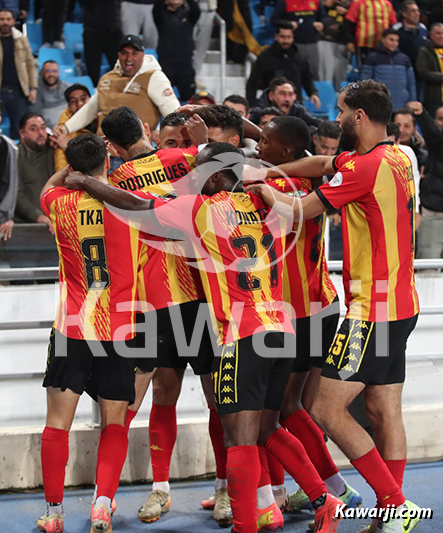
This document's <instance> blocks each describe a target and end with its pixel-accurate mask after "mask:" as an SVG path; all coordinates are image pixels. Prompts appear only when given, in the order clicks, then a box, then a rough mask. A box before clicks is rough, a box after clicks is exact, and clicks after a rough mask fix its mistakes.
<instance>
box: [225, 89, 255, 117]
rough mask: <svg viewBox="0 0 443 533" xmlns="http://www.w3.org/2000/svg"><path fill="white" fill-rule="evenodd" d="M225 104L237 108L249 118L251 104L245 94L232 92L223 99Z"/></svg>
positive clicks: (242, 114) (243, 115)
mask: <svg viewBox="0 0 443 533" xmlns="http://www.w3.org/2000/svg"><path fill="white" fill-rule="evenodd" d="M223 105H225V106H228V107H230V108H231V109H235V110H236V111H238V112H239V113H240V115H241V116H242V117H243V118H249V104H248V101H247V100H246V98H245V97H244V96H240V95H239V94H231V95H229V96H227V97H226V98H225V99H224V100H223Z"/></svg>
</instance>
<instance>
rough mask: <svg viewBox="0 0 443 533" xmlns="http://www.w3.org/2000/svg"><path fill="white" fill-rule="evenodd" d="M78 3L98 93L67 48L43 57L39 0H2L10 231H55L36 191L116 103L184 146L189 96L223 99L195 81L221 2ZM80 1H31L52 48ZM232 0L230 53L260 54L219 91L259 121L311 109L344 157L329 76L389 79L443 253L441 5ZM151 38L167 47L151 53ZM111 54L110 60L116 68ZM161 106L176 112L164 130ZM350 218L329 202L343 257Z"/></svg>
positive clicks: (434, 239) (160, 136) (399, 134)
mask: <svg viewBox="0 0 443 533" xmlns="http://www.w3.org/2000/svg"><path fill="white" fill-rule="evenodd" d="M79 3H80V4H81V8H82V17H83V18H82V20H83V43H84V55H83V56H82V61H83V62H84V68H85V72H86V73H87V74H88V75H89V76H90V78H91V80H92V84H93V86H94V87H96V89H95V92H94V93H93V94H92V92H91V90H90V89H89V88H88V87H87V86H86V85H84V84H83V83H72V80H70V81H69V82H67V81H65V80H64V79H63V75H61V74H60V66H59V65H58V64H57V62H56V61H55V60H52V59H49V60H47V61H45V62H43V63H42V64H38V61H37V59H36V58H35V57H34V55H33V53H32V51H31V47H30V44H29V41H28V39H27V37H26V35H25V34H26V26H25V29H24V31H21V30H20V28H22V24H23V22H25V21H26V17H27V14H28V10H29V9H30V6H29V2H28V1H27V0H10V1H6V0H3V1H2V0H0V39H1V46H0V65H1V68H0V87H1V101H2V103H1V106H2V110H3V113H7V115H8V117H9V122H10V129H9V137H7V136H5V135H1V136H0V239H8V238H9V237H10V236H11V233H12V231H13V224H14V222H13V221H14V220H16V221H19V222H38V223H43V224H46V225H47V226H48V229H49V230H50V231H52V228H51V225H50V222H49V220H48V219H47V218H46V217H45V215H44V214H43V213H42V212H41V209H40V205H39V199H38V196H39V195H38V192H39V190H40V189H41V186H42V184H43V183H45V181H46V180H47V179H48V178H49V176H50V175H51V174H52V173H53V172H54V170H59V169H61V168H63V167H64V166H65V165H66V158H65V155H64V151H65V150H66V146H67V143H68V142H69V140H70V139H71V138H73V137H74V136H75V135H78V134H80V133H86V132H97V133H99V134H100V133H101V123H102V121H103V119H104V117H105V116H106V115H107V113H108V112H109V111H110V110H111V109H112V108H114V107H116V106H120V105H127V106H128V107H131V108H132V109H134V110H135V111H136V112H137V114H138V115H139V116H140V118H141V120H142V121H143V123H144V124H147V127H148V128H149V129H150V131H151V134H152V137H153V138H154V139H155V140H156V141H157V143H158V145H159V146H163V145H164V146H172V145H177V146H181V147H183V146H184V145H186V144H187V143H188V144H189V139H187V138H185V137H183V136H182V134H181V133H180V128H178V126H179V125H180V124H183V121H185V120H186V118H185V117H183V116H181V115H178V114H176V113H174V112H175V111H176V109H177V108H178V107H179V106H180V103H186V102H190V103H191V104H194V105H214V104H216V103H217V102H216V99H215V97H214V96H213V95H212V94H210V93H209V92H208V91H206V90H203V89H205V87H204V86H203V87H202V86H200V87H199V84H198V83H196V77H197V80H198V74H199V71H200V69H201V65H202V62H203V58H204V56H205V53H206V51H207V50H208V48H209V45H210V39H211V37H214V36H216V35H217V31H216V30H215V33H214V25H213V21H214V16H215V13H216V10H217V2H216V1H215V0H125V1H121V0H81V1H80V2H79ZM74 4H75V0H41V1H38V0H37V1H36V2H34V3H33V6H34V7H33V9H34V11H35V16H36V18H38V17H41V19H42V30H43V47H53V48H61V49H63V48H65V43H64V39H63V27H64V24H65V22H66V21H67V20H68V18H69V16H70V15H69V13H71V12H72V10H73V5H74ZM222 4H223V5H221V3H220V2H219V3H218V11H219V13H220V14H221V15H222V16H224V17H225V19H226V23H227V30H228V33H227V41H228V42H227V45H228V53H229V54H230V57H231V59H234V60H236V61H238V60H239V58H240V60H241V61H243V60H244V57H245V54H244V53H242V50H243V52H246V53H247V52H248V51H249V52H254V53H255V56H256V57H255V61H254V62H253V65H252V69H251V73H250V76H249V77H248V79H247V80H246V83H245V88H244V92H243V93H242V94H231V95H229V96H225V95H222V96H224V99H222V100H221V102H222V104H223V105H224V106H227V107H230V108H232V109H233V110H235V112H236V113H238V114H239V116H241V117H244V118H248V119H249V120H250V121H252V122H253V123H255V124H256V125H258V126H259V127H260V128H262V127H264V126H265V125H266V124H267V123H268V122H269V121H270V120H272V118H274V117H276V116H281V115H289V116H294V117H299V118H301V119H302V120H304V121H305V122H306V123H307V124H308V126H309V127H310V129H311V133H312V147H311V152H312V153H313V154H318V155H334V154H336V153H338V152H339V151H340V140H339V138H340V132H339V130H338V128H337V126H336V125H335V124H334V123H332V122H330V121H329V120H326V119H329V118H330V117H329V116H324V115H322V113H321V109H322V101H321V97H320V96H319V85H318V82H330V83H331V84H332V86H333V88H334V90H335V91H336V92H338V91H339V90H340V88H341V87H342V86H343V84H344V83H346V82H347V81H351V78H350V76H349V75H350V74H351V76H352V75H353V76H355V72H356V70H358V76H359V77H360V78H361V79H366V78H373V79H375V80H377V81H381V82H383V83H385V84H386V85H387V87H388V88H389V90H390V92H391V94H392V97H393V103H394V110H395V111H394V114H393V117H392V124H391V125H390V129H389V132H388V133H389V135H390V138H391V139H392V140H393V142H396V143H399V146H400V148H401V149H402V150H404V152H405V153H406V154H407V155H408V157H410V159H411V161H412V163H413V167H414V169H415V170H414V178H415V180H416V189H417V200H418V201H417V205H419V206H420V207H419V209H418V210H417V215H416V220H417V227H418V257H423V258H435V257H443V150H441V149H440V145H442V144H443V23H442V21H443V11H439V10H438V9H434V8H432V6H431V7H429V5H428V4H421V3H420V1H415V0H405V1H404V2H403V3H401V4H399V3H396V2H392V3H391V2H390V1H389V0H371V1H370V2H368V1H366V0H261V1H260V2H258V1H257V0H255V1H254V0H249V1H248V0H227V1H226V2H223V3H222ZM249 4H251V5H249ZM269 5H272V6H273V8H272V15H271V16H269V7H268V11H267V13H268V18H269V20H266V19H265V18H264V16H263V14H264V7H265V6H269ZM422 6H423V9H421V7H422ZM251 9H257V10H258V12H259V13H260V14H261V15H262V20H263V22H264V24H267V25H268V28H274V40H273V41H272V42H270V43H269V46H263V45H262V44H261V43H258V42H257V41H256V40H255V39H254V36H253V33H252V19H251ZM147 48H155V49H156V53H155V54H154V55H153V54H152V53H149V51H148V52H147V53H146V52H145V50H146V49H147ZM102 54H104V55H105V56H106V58H107V60H108V62H109V65H110V69H109V71H108V72H106V73H105V74H104V75H103V71H102ZM351 65H353V66H351ZM347 78H348V80H347ZM200 85H201V84H200ZM197 89H201V90H197ZM239 92H240V91H239ZM244 95H245V96H246V97H245V96H244ZM306 102H309V104H310V107H309V109H310V111H309V110H308V109H307V107H306ZM420 102H421V103H420ZM203 114H204V113H203ZM162 117H167V118H166V119H165V120H164V122H163V123H162V125H161V127H160V129H159V125H160V123H161V120H162ZM206 118H207V120H210V119H209V118H208V117H206ZM156 129H157V130H158V131H156ZM213 133H214V135H216V133H217V132H216V131H214V132H213ZM235 136H237V133H235V132H233V137H235ZM236 138H237V137H236ZM11 139H13V140H15V141H16V142H13V141H12V140H11ZM238 139H239V140H238V142H237V144H238V145H239V146H241V147H242V148H243V149H244V151H245V153H246V154H247V155H248V156H249V155H254V153H255V152H254V148H255V145H254V142H253V141H251V139H248V138H243V136H242V135H240V136H239V137H238ZM17 141H19V143H18V147H17V145H16V143H17ZM442 148H443V146H442ZM112 156H113V157H112V163H111V168H116V166H118V165H119V164H120V162H121V159H120V158H119V154H118V153H112ZM325 179H327V177H325ZM339 228H340V213H339V212H337V213H330V258H331V259H340V258H341V238H340V234H341V232H340V231H338V230H339Z"/></svg>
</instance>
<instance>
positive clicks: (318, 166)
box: [266, 155, 335, 178]
mask: <svg viewBox="0 0 443 533" xmlns="http://www.w3.org/2000/svg"><path fill="white" fill-rule="evenodd" d="M333 160H334V157H329V156H326V155H315V156H313V157H305V158H303V159H298V160H297V161H291V162H290V163H284V164H283V165H279V166H278V167H277V169H278V170H277V169H276V170H273V169H269V170H268V172H267V176H266V177H267V178H279V177H280V176H281V175H282V173H283V174H286V175H287V176H303V177H304V178H321V177H322V176H324V175H326V174H335V169H334V166H333V164H332V162H333Z"/></svg>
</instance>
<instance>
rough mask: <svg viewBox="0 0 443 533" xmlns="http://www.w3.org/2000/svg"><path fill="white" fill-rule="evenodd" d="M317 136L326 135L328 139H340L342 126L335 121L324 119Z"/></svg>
mask: <svg viewBox="0 0 443 533" xmlns="http://www.w3.org/2000/svg"><path fill="white" fill-rule="evenodd" d="M317 137H326V138H328V139H339V138H340V128H339V127H338V124H336V123H335V122H331V121H330V120H322V121H321V122H320V124H319V125H318V128H317Z"/></svg>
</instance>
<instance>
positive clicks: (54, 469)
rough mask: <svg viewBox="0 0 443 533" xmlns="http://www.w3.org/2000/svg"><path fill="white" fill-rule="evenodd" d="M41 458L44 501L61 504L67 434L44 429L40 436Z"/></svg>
mask: <svg viewBox="0 0 443 533" xmlns="http://www.w3.org/2000/svg"><path fill="white" fill-rule="evenodd" d="M41 458H42V471H43V487H44V489H45V498H46V501H47V502H49V503H61V502H62V501H63V489H64V485H65V470H66V463H67V462H68V458H69V432H68V431H65V430H63V429H56V428H49V427H45V429H44V430H43V434H42V447H41Z"/></svg>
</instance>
